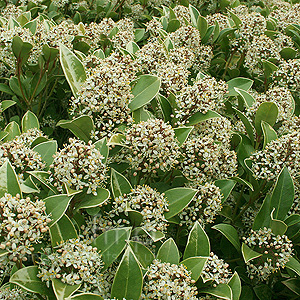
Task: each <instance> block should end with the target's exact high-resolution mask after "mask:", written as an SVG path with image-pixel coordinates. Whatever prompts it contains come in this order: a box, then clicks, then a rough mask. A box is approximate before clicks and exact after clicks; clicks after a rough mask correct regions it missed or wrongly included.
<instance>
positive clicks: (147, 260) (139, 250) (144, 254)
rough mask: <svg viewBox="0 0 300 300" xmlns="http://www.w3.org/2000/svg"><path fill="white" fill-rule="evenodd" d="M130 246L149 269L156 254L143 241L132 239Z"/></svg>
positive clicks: (145, 267) (142, 264)
mask: <svg viewBox="0 0 300 300" xmlns="http://www.w3.org/2000/svg"><path fill="white" fill-rule="evenodd" d="M129 246H130V247H131V249H132V251H133V253H134V255H135V257H136V258H137V260H138V261H139V263H140V264H141V266H142V267H143V268H144V269H147V267H149V266H150V265H151V263H152V261H153V260H154V258H155V257H154V254H153V253H152V252H151V251H150V250H149V249H148V248H147V247H146V246H145V245H143V244H142V243H139V242H135V241H130V242H129Z"/></svg>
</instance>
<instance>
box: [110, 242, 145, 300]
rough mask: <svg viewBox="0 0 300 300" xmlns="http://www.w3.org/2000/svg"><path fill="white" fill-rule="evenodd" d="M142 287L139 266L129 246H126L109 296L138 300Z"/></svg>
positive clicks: (141, 275)
mask: <svg viewBox="0 0 300 300" xmlns="http://www.w3.org/2000/svg"><path fill="white" fill-rule="evenodd" d="M142 287H143V274H142V271H141V268H140V266H139V264H138V261H137V260H136V258H135V256H134V254H133V253H132V250H131V248H130V247H128V248H127V249H126V251H125V253H124V255H123V257H122V260H121V262H120V264H119V267H118V269H117V272H116V275H115V278H114V281H113V285H112V289H111V297H112V298H114V297H116V298H117V299H123V298H125V299H132V300H138V299H139V298H140V296H141V293H142Z"/></svg>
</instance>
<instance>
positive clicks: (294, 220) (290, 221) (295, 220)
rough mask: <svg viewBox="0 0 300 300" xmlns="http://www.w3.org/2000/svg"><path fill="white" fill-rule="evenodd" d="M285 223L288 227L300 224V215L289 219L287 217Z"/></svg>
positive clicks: (291, 216)
mask: <svg viewBox="0 0 300 300" xmlns="http://www.w3.org/2000/svg"><path fill="white" fill-rule="evenodd" d="M284 223H285V224H286V225H287V226H293V225H295V224H298V223H300V215H297V214H294V215H290V216H289V217H287V218H286V219H285V220H284Z"/></svg>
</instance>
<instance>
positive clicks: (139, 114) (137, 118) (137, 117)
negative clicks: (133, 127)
mask: <svg viewBox="0 0 300 300" xmlns="http://www.w3.org/2000/svg"><path fill="white" fill-rule="evenodd" d="M132 117H133V120H134V123H135V124H138V123H140V122H142V121H147V120H149V119H151V118H153V115H152V114H151V113H150V112H149V111H148V110H146V109H144V107H140V108H138V109H137V110H135V111H134V112H132Z"/></svg>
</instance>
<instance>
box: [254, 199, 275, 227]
mask: <svg viewBox="0 0 300 300" xmlns="http://www.w3.org/2000/svg"><path fill="white" fill-rule="evenodd" d="M270 222H271V193H268V194H267V195H266V197H265V199H264V202H263V204H262V206H261V207H260V209H259V212H258V214H257V215H256V217H255V219H254V223H253V226H252V229H253V230H257V229H260V228H264V227H269V226H270Z"/></svg>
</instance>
